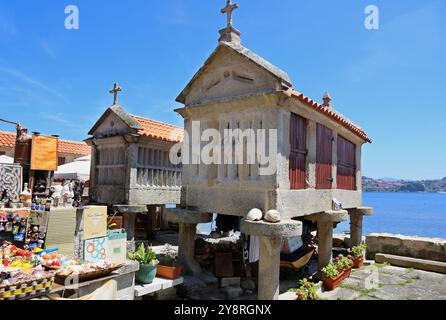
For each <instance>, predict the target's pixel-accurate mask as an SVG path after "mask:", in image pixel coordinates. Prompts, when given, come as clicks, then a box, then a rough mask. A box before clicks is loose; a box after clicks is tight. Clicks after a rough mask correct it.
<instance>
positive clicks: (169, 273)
mask: <svg viewBox="0 0 446 320" xmlns="http://www.w3.org/2000/svg"><path fill="white" fill-rule="evenodd" d="M158 259H159V261H160V263H159V265H158V270H157V276H158V277H162V278H166V279H171V280H174V279H178V278H179V277H180V276H181V272H182V268H181V266H179V265H178V261H177V252H176V250H175V249H173V248H172V246H171V245H169V244H166V245H165V246H164V249H163V253H162V254H161V255H160V256H159V257H158Z"/></svg>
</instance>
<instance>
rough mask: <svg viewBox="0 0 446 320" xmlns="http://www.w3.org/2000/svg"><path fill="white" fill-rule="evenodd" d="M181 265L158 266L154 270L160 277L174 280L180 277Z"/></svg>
mask: <svg viewBox="0 0 446 320" xmlns="http://www.w3.org/2000/svg"><path fill="white" fill-rule="evenodd" d="M182 271H183V270H182V268H181V267H179V266H178V267H168V266H162V265H159V266H158V270H157V272H156V275H157V276H158V277H161V278H165V279H170V280H175V279H178V278H179V277H181V272H182Z"/></svg>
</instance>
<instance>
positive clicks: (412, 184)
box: [362, 177, 446, 192]
mask: <svg viewBox="0 0 446 320" xmlns="http://www.w3.org/2000/svg"><path fill="white" fill-rule="evenodd" d="M362 189H363V191H365V192H446V178H443V179H439V180H419V181H408V180H398V179H391V178H383V179H373V178H368V177H362Z"/></svg>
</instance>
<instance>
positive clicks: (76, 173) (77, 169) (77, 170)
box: [54, 156, 91, 181]
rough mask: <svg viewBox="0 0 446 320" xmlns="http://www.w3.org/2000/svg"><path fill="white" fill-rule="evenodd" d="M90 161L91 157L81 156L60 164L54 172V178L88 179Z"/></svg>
mask: <svg viewBox="0 0 446 320" xmlns="http://www.w3.org/2000/svg"><path fill="white" fill-rule="evenodd" d="M90 163H91V157H90V156H87V157H82V158H78V159H76V160H74V162H71V163H67V164H64V165H61V166H59V167H58V168H57V171H56V172H55V173H54V179H70V180H71V179H77V180H83V181H88V180H90Z"/></svg>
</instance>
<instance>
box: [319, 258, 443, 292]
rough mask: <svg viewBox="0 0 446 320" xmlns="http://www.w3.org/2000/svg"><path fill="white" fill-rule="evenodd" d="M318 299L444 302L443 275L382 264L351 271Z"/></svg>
mask: <svg viewBox="0 0 446 320" xmlns="http://www.w3.org/2000/svg"><path fill="white" fill-rule="evenodd" d="M319 297H320V299H322V300H446V275H444V274H438V273H433V272H426V271H421V270H414V269H405V268H398V267H393V266H389V265H386V264H373V265H370V266H366V267H363V268H361V269H359V270H355V271H353V272H352V275H351V277H350V278H349V279H347V280H345V281H344V282H343V284H342V285H341V286H340V287H339V288H336V289H335V290H333V291H328V292H324V293H322V294H320V295H319Z"/></svg>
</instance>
